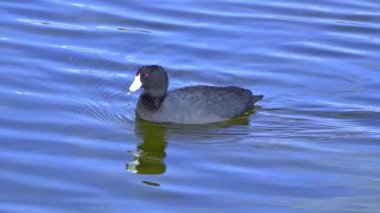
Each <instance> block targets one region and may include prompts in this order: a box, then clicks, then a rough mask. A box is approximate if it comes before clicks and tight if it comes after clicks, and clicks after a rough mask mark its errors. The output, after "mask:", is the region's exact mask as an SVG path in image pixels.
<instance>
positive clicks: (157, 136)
mask: <svg viewBox="0 0 380 213" xmlns="http://www.w3.org/2000/svg"><path fill="white" fill-rule="evenodd" d="M135 131H136V133H137V134H138V135H139V136H140V137H141V138H142V140H143V141H142V143H141V144H139V145H138V146H137V150H136V152H132V154H133V155H134V157H135V160H134V161H132V162H129V163H127V165H126V167H127V168H126V169H127V170H128V171H130V172H133V173H137V174H148V175H154V174H163V173H165V171H166V165H165V162H164V158H165V156H166V153H165V148H166V145H167V143H166V128H165V127H164V126H161V125H159V124H153V123H149V122H146V121H142V120H139V119H136V129H135Z"/></svg>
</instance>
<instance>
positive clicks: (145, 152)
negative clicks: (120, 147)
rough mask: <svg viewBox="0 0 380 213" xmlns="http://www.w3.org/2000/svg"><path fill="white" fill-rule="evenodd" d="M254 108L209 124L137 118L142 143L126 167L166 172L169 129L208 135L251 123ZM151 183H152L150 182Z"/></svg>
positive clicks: (178, 132) (182, 134)
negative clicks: (173, 122)
mask: <svg viewBox="0 0 380 213" xmlns="http://www.w3.org/2000/svg"><path fill="white" fill-rule="evenodd" d="M254 112H255V110H254V109H252V110H251V111H248V112H246V113H244V114H243V115H241V116H239V117H236V118H234V119H231V120H229V121H226V122H221V123H214V124H208V125H178V124H156V123H150V122H147V121H143V120H140V119H136V128H135V132H136V133H137V134H138V135H139V136H140V138H141V139H142V143H140V144H139V145H137V147H136V151H135V152H130V154H132V155H133V156H134V161H132V162H128V163H127V165H126V169H127V170H128V171H129V172H132V173H136V174H146V175H158V174H164V173H165V172H166V164H165V162H164V159H165V157H166V152H165V148H166V146H167V137H166V134H167V131H168V130H171V133H173V134H180V135H181V136H184V135H189V136H191V135H193V134H194V132H196V133H197V134H196V135H204V136H205V137H208V136H210V135H213V137H214V136H216V137H217V135H215V134H211V133H213V132H215V131H216V130H217V129H220V128H229V127H231V126H238V125H249V118H250V116H251V115H252V114H254ZM149 185H150V184H149Z"/></svg>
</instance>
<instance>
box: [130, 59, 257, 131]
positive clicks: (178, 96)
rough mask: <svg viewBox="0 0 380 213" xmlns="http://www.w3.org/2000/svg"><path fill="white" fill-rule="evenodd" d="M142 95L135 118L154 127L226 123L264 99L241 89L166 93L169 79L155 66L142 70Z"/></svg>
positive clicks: (207, 88)
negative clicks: (178, 124) (167, 124)
mask: <svg viewBox="0 0 380 213" xmlns="http://www.w3.org/2000/svg"><path fill="white" fill-rule="evenodd" d="M136 76H140V80H141V83H142V87H143V88H144V91H143V93H142V94H141V95H140V98H139V101H138V103H137V107H136V116H137V117H138V118H140V119H142V120H146V121H150V122H157V123H163V122H165V123H180V124H205V123H216V122H222V121H226V120H229V119H231V118H233V117H236V116H239V115H241V114H243V113H244V112H246V111H248V110H250V109H252V108H253V107H254V104H255V103H256V102H257V101H259V100H261V99H262V98H263V96H262V95H257V96H254V95H252V92H251V91H250V90H248V89H243V88H240V87H235V86H229V87H215V86H190V87H183V88H180V89H176V90H172V91H169V92H167V87H168V84H169V80H168V79H169V78H168V75H167V73H166V71H165V70H164V69H163V68H162V67H160V66H157V65H150V66H143V67H141V68H140V69H139V70H138V72H137V74H136Z"/></svg>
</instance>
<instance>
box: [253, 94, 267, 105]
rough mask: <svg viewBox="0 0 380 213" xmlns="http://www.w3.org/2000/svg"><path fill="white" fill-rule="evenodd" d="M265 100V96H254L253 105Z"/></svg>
mask: <svg viewBox="0 0 380 213" xmlns="http://www.w3.org/2000/svg"><path fill="white" fill-rule="evenodd" d="M263 98H264V96H263V95H252V104H255V103H256V102H258V101H260V100H261V99H263Z"/></svg>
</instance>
